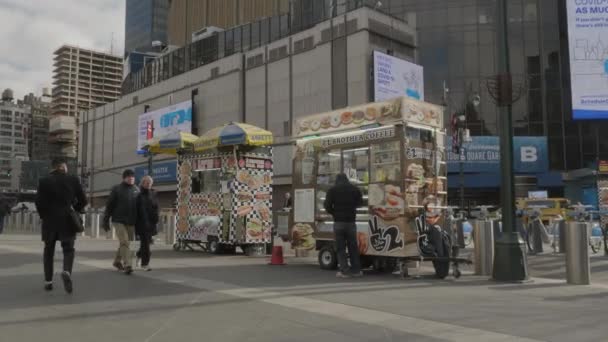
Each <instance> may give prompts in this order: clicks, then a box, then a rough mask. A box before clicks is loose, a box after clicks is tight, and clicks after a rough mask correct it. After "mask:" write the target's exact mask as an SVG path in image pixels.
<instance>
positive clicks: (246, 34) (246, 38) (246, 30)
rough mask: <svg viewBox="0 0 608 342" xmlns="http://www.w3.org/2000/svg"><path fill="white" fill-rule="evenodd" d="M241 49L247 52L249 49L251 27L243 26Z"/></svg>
mask: <svg viewBox="0 0 608 342" xmlns="http://www.w3.org/2000/svg"><path fill="white" fill-rule="evenodd" d="M241 44H242V47H243V51H247V50H249V47H251V25H245V26H243V34H242V43H241Z"/></svg>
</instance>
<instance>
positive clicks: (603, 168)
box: [598, 160, 608, 174]
mask: <svg viewBox="0 0 608 342" xmlns="http://www.w3.org/2000/svg"><path fill="white" fill-rule="evenodd" d="M598 171H599V173H601V174H608V160H600V161H599V163H598Z"/></svg>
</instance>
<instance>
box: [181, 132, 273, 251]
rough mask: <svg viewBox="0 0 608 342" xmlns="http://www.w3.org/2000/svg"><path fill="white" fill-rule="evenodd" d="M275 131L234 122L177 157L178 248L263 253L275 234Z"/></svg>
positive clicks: (205, 137) (203, 138)
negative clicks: (273, 218)
mask: <svg viewBox="0 0 608 342" xmlns="http://www.w3.org/2000/svg"><path fill="white" fill-rule="evenodd" d="M271 144H272V133H270V132H268V131H266V130H263V129H261V128H258V127H255V126H251V125H247V124H242V123H229V124H227V125H224V126H221V127H217V128H215V129H212V130H210V131H209V132H207V133H205V134H203V135H202V136H201V137H200V138H199V139H198V140H196V141H195V142H194V144H193V150H192V152H187V153H182V154H180V155H179V157H178V192H177V219H176V241H177V242H176V244H175V246H174V248H175V249H176V250H180V249H184V248H190V249H191V248H192V245H196V246H200V247H202V248H204V249H206V250H208V251H209V252H211V253H221V252H225V253H234V252H235V250H236V247H241V248H242V249H243V250H244V251H245V253H246V254H253V253H255V252H256V251H258V250H259V251H263V249H264V247H265V244H267V243H270V239H271V237H270V234H271V231H272V211H271V209H270V208H271V207H272V206H271V203H272V176H273V171H272V170H273V162H272V147H271V146H270V145H271Z"/></svg>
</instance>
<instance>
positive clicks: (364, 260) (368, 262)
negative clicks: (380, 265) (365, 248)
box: [359, 255, 374, 270]
mask: <svg viewBox="0 0 608 342" xmlns="http://www.w3.org/2000/svg"><path fill="white" fill-rule="evenodd" d="M359 259H360V260H361V269H362V270H364V269H367V268H370V267H372V264H373V263H374V260H373V259H372V258H371V257H369V256H367V255H362V256H361V257H360V258H359Z"/></svg>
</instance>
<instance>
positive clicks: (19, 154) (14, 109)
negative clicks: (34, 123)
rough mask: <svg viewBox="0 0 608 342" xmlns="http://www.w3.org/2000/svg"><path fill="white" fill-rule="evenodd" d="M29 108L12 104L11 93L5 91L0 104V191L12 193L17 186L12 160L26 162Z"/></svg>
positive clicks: (19, 104)
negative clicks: (14, 182) (13, 181)
mask: <svg viewBox="0 0 608 342" xmlns="http://www.w3.org/2000/svg"><path fill="white" fill-rule="evenodd" d="M29 125H30V106H28V105H25V104H24V103H22V102H19V103H15V102H13V91H12V90H10V89H6V90H5V91H4V92H3V93H2V101H1V102H0V191H5V192H6V191H13V190H16V188H15V187H18V185H15V184H13V183H12V182H11V181H12V180H14V179H15V177H14V175H13V170H12V168H13V167H14V165H15V163H14V160H28V147H27V146H28V144H27V142H28V141H27V132H28V130H29Z"/></svg>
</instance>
